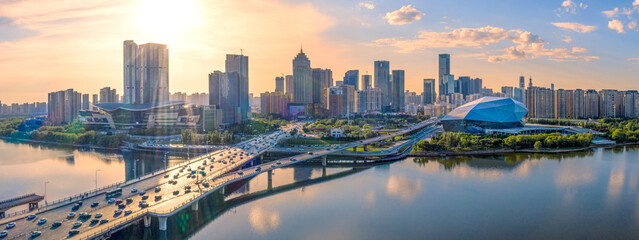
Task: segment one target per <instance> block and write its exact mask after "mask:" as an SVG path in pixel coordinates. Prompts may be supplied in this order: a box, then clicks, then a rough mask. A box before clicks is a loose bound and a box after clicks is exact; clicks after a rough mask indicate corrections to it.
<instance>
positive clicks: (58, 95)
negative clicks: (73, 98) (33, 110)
mask: <svg viewBox="0 0 639 240" xmlns="http://www.w3.org/2000/svg"><path fill="white" fill-rule="evenodd" d="M47 100H48V104H47V107H48V109H47V117H48V119H49V124H51V125H54V126H55V125H60V124H62V122H64V91H57V92H51V93H49V94H48V98H47Z"/></svg>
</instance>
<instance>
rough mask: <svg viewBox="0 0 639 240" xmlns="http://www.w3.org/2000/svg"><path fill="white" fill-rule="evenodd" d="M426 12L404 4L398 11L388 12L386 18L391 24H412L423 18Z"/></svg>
mask: <svg viewBox="0 0 639 240" xmlns="http://www.w3.org/2000/svg"><path fill="white" fill-rule="evenodd" d="M424 15H425V14H424V13H422V12H420V11H419V10H417V9H415V8H413V6H412V5H407V6H403V7H402V8H400V9H399V10H397V11H394V12H389V13H386V16H385V17H384V19H386V20H388V23H389V24H391V25H404V24H411V23H413V22H415V21H419V20H420V19H422V16H424Z"/></svg>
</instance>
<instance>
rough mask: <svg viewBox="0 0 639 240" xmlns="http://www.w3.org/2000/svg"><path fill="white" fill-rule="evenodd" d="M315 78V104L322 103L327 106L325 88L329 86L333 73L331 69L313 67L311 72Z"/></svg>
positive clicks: (324, 106)
mask: <svg viewBox="0 0 639 240" xmlns="http://www.w3.org/2000/svg"><path fill="white" fill-rule="evenodd" d="M311 75H312V78H313V101H312V103H314V104H321V106H322V107H323V108H326V96H325V92H326V91H325V89H327V88H329V87H330V86H329V82H330V78H331V76H332V75H333V74H332V71H331V70H330V69H321V68H313V70H312V72H311Z"/></svg>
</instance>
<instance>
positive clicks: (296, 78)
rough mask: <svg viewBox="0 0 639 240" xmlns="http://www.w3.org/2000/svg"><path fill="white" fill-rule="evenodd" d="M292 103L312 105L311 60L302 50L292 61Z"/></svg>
mask: <svg viewBox="0 0 639 240" xmlns="http://www.w3.org/2000/svg"><path fill="white" fill-rule="evenodd" d="M293 103H303V104H310V103H313V77H312V69H311V60H309V59H308V57H307V56H306V54H304V50H303V49H300V52H299V53H298V54H297V56H295V58H294V59H293Z"/></svg>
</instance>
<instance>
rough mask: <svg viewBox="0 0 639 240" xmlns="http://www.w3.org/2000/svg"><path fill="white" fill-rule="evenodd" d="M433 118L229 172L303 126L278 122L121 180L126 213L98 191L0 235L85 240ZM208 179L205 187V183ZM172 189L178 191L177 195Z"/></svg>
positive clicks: (19, 221)
mask: <svg viewBox="0 0 639 240" xmlns="http://www.w3.org/2000/svg"><path fill="white" fill-rule="evenodd" d="M436 121H437V120H433V119H431V120H427V121H424V122H421V123H418V124H415V125H413V126H411V127H409V128H406V129H403V130H401V131H397V132H394V133H391V134H387V135H382V136H378V137H375V138H370V139H365V140H361V141H356V142H352V143H348V144H342V145H339V146H334V147H329V148H324V149H319V150H314V151H309V152H306V153H302V154H298V155H295V156H293V157H290V158H285V159H280V160H277V161H272V162H269V163H263V164H260V165H257V166H252V167H249V168H245V169H241V170H237V171H233V170H234V169H237V168H239V167H240V166H242V165H244V164H245V163H246V162H248V161H250V160H251V159H253V158H255V157H256V156H258V155H259V154H262V153H264V152H266V151H267V150H269V149H270V148H271V147H273V146H275V145H276V144H277V142H278V141H280V140H282V139H284V138H288V137H290V136H289V134H288V132H289V131H290V130H292V129H293V128H297V129H301V127H302V123H294V124H289V125H286V126H284V127H282V128H281V130H278V131H275V132H272V133H270V134H268V135H265V136H262V137H257V138H254V139H251V140H247V141H244V142H241V143H238V144H236V145H235V146H234V147H228V148H224V149H222V150H219V151H215V152H212V153H209V154H205V155H203V156H201V157H198V158H196V159H194V160H190V161H189V162H187V163H185V164H181V165H178V166H175V167H172V168H170V169H168V170H166V171H164V172H162V173H159V174H156V175H155V176H152V177H149V178H146V179H143V180H140V181H132V182H130V183H125V184H122V185H121V186H120V187H121V188H122V193H123V194H122V196H120V197H118V198H119V199H122V200H127V199H130V202H129V203H128V204H126V207H125V208H124V209H122V211H126V210H130V211H131V212H130V213H124V212H123V213H120V214H114V211H115V210H117V209H118V206H116V205H115V204H114V203H108V202H107V199H106V197H105V195H104V194H99V195H97V196H93V197H89V198H86V199H84V200H83V204H82V206H80V207H79V209H77V210H75V211H72V209H71V208H72V206H73V205H72V204H71V203H75V202H77V201H74V202H69V203H70V204H68V205H66V206H63V207H59V208H53V209H48V210H45V211H42V212H39V213H37V215H36V217H35V218H34V219H32V220H30V221H26V220H25V219H24V217H26V216H22V218H19V219H11V221H8V219H2V220H1V221H2V222H1V223H0V228H5V227H6V224H7V223H9V222H15V224H16V226H15V227H14V228H11V229H8V230H7V231H8V232H9V236H7V237H6V238H5V239H15V238H19V237H24V234H29V233H31V232H32V231H40V232H41V233H42V235H41V236H40V237H39V238H42V239H66V238H73V239H85V238H90V237H94V236H99V235H101V234H104V233H105V232H108V231H110V230H111V229H117V228H118V227H119V226H123V225H126V224H127V223H128V222H130V221H138V220H139V219H140V218H141V217H147V215H154V216H170V215H171V214H173V213H174V212H175V211H176V210H180V209H182V208H184V207H188V206H189V205H190V204H191V203H192V202H194V200H198V199H200V198H202V197H204V196H205V195H206V193H208V192H211V191H215V190H217V189H219V188H221V187H223V186H225V185H227V184H229V183H233V182H237V181H240V180H243V179H246V178H250V177H252V176H255V175H257V174H260V173H263V172H267V171H269V170H272V169H275V168H280V167H285V166H289V165H292V164H295V163H298V162H303V161H308V160H311V159H315V158H318V157H323V156H325V155H328V154H331V153H335V152H339V151H343V150H345V149H348V148H353V147H356V146H360V145H364V144H371V143H374V142H379V141H383V140H386V139H389V138H394V137H397V136H401V135H403V134H406V133H408V132H411V131H413V130H417V129H421V128H423V127H426V126H428V125H430V124H433V123H435V122H436ZM418 135H422V134H418ZM191 171H197V172H200V171H204V172H205V173H206V177H203V176H201V175H200V174H191ZM173 180H175V181H173ZM207 184H208V187H206V185H207ZM187 186H189V187H190V192H188V193H187V192H185V189H186V187H187ZM156 188H159V189H158V191H157V192H156V190H155V189H156ZM136 190H137V191H136ZM143 191H144V192H145V194H144V195H141V194H140V192H143ZM175 191H177V194H176V193H175ZM143 196H148V199H146V200H144V201H146V203H148V207H144V208H143V207H140V206H139V204H138V203H139V202H140V201H142V200H143ZM156 196H159V199H156ZM92 203H97V204H98V205H97V206H94V207H92V206H91V204H92ZM70 212H74V213H76V214H75V216H73V217H70V218H67V214H69V213H70ZM82 212H86V213H87V214H90V215H91V217H89V218H87V219H86V220H79V219H78V214H79V213H82ZM96 213H102V215H103V216H102V217H101V218H99V220H102V219H109V221H108V222H107V223H103V224H100V223H97V224H91V222H90V220H92V219H96V218H95V214H96ZM42 218H46V219H47V222H46V223H44V224H42V225H38V223H37V221H38V220H40V219H42ZM55 221H57V222H60V223H61V226H59V227H55V228H54V227H52V223H53V222H55ZM75 222H81V223H82V224H81V226H79V227H76V228H72V224H73V223H75ZM72 229H73V230H78V231H79V233H78V234H76V235H73V236H69V231H70V230H72Z"/></svg>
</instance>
